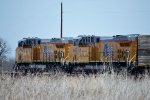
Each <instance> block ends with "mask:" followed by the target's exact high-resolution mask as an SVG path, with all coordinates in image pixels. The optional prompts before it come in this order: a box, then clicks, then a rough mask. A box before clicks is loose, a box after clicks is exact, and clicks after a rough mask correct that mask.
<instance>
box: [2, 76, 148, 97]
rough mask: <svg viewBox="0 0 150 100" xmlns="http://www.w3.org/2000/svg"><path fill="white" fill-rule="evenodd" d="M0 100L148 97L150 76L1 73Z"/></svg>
mask: <svg viewBox="0 0 150 100" xmlns="http://www.w3.org/2000/svg"><path fill="white" fill-rule="evenodd" d="M0 100H150V79H149V78H148V77H147V76H145V77H144V78H142V79H136V80H135V79H133V78H129V77H128V78H127V77H123V76H122V75H118V76H117V75H115V74H111V75H110V74H100V75H97V76H95V75H90V76H82V75H80V76H67V75H65V74H58V75H52V76H31V75H28V76H19V77H17V78H14V77H11V76H8V75H3V76H0Z"/></svg>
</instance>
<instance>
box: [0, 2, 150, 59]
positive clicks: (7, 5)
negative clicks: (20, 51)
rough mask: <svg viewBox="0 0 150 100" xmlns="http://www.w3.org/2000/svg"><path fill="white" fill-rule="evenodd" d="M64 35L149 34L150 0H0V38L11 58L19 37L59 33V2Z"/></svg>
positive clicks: (52, 35) (55, 35)
mask: <svg viewBox="0 0 150 100" xmlns="http://www.w3.org/2000/svg"><path fill="white" fill-rule="evenodd" d="M61 1H62V2H63V9H64V24H63V25H64V27H63V33H64V36H65V37H67V36H69V37H70V36H71V37H76V36H78V35H81V34H82V35H100V36H104V35H105V36H106V35H107V36H112V35H116V34H150V0H0V37H2V38H3V39H5V40H6V41H7V42H8V44H9V46H10V47H11V49H12V52H11V55H10V56H11V57H15V48H16V47H17V42H18V40H20V39H22V38H23V37H39V38H52V37H59V36H60V3H61Z"/></svg>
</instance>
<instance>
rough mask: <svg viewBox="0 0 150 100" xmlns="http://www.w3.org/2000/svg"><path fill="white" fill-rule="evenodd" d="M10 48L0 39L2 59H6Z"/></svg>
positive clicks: (0, 57)
mask: <svg viewBox="0 0 150 100" xmlns="http://www.w3.org/2000/svg"><path fill="white" fill-rule="evenodd" d="M8 51H9V48H8V46H7V42H6V41H4V40H3V39H2V38H0V59H1V60H4V59H6V54H7V53H8Z"/></svg>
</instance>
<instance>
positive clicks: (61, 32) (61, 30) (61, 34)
mask: <svg viewBox="0 0 150 100" xmlns="http://www.w3.org/2000/svg"><path fill="white" fill-rule="evenodd" d="M62 37H63V4H62V2H61V28H60V38H62Z"/></svg>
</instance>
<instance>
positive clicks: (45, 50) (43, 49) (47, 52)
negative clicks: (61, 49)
mask: <svg viewBox="0 0 150 100" xmlns="http://www.w3.org/2000/svg"><path fill="white" fill-rule="evenodd" d="M39 47H40V62H54V61H55V58H54V57H55V55H54V51H55V50H56V46H55V45H54V44H50V43H48V44H40V46H39Z"/></svg>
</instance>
